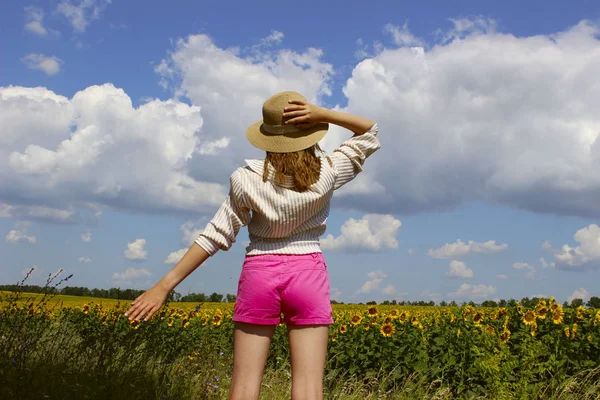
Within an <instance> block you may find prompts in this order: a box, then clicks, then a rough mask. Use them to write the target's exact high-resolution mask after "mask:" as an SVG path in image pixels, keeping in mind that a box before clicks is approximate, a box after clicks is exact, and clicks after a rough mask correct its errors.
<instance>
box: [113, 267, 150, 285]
mask: <svg viewBox="0 0 600 400" xmlns="http://www.w3.org/2000/svg"><path fill="white" fill-rule="evenodd" d="M150 275H152V274H151V273H150V271H148V270H147V269H146V268H139V269H136V268H127V269H125V271H123V272H115V273H114V274H113V276H112V278H113V280H115V281H122V282H131V281H134V280H138V279H140V278H144V277H147V276H150Z"/></svg>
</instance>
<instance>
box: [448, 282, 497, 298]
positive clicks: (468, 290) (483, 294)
mask: <svg viewBox="0 0 600 400" xmlns="http://www.w3.org/2000/svg"><path fill="white" fill-rule="evenodd" d="M494 293H496V287H495V286H492V285H483V284H479V285H471V284H469V283H463V284H462V285H460V287H459V288H458V290H457V291H456V292H452V293H448V295H449V296H451V297H455V298H459V299H469V298H480V299H483V298H488V297H489V296H491V295H493V294H494Z"/></svg>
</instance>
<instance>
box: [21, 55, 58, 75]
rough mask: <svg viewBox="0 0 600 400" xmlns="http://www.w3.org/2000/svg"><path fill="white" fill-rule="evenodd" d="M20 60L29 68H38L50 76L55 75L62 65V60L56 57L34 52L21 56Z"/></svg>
mask: <svg viewBox="0 0 600 400" xmlns="http://www.w3.org/2000/svg"><path fill="white" fill-rule="evenodd" d="M21 62H23V64H25V66H27V68H29V69H39V70H40V71H43V72H44V73H45V74H46V75H50V76H52V75H56V74H57V73H58V72H59V71H60V67H61V66H62V65H63V61H62V60H61V59H60V58H58V57H55V56H45V55H43V54H34V53H31V54H28V55H26V56H25V57H23V58H21Z"/></svg>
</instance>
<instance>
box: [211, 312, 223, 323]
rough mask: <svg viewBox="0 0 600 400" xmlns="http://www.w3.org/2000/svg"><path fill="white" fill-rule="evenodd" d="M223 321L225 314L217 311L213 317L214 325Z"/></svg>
mask: <svg viewBox="0 0 600 400" xmlns="http://www.w3.org/2000/svg"><path fill="white" fill-rule="evenodd" d="M221 322H223V316H222V315H221V314H218V313H217V314H215V315H213V317H212V324H213V325H216V326H219V325H221Z"/></svg>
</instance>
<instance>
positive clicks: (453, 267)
mask: <svg viewBox="0 0 600 400" xmlns="http://www.w3.org/2000/svg"><path fill="white" fill-rule="evenodd" d="M446 276H447V277H448V278H455V279H458V278H462V279H468V278H473V276H474V275H473V270H472V269H471V268H467V266H466V264H465V263H464V262H462V261H456V260H452V261H450V269H448V272H446Z"/></svg>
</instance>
